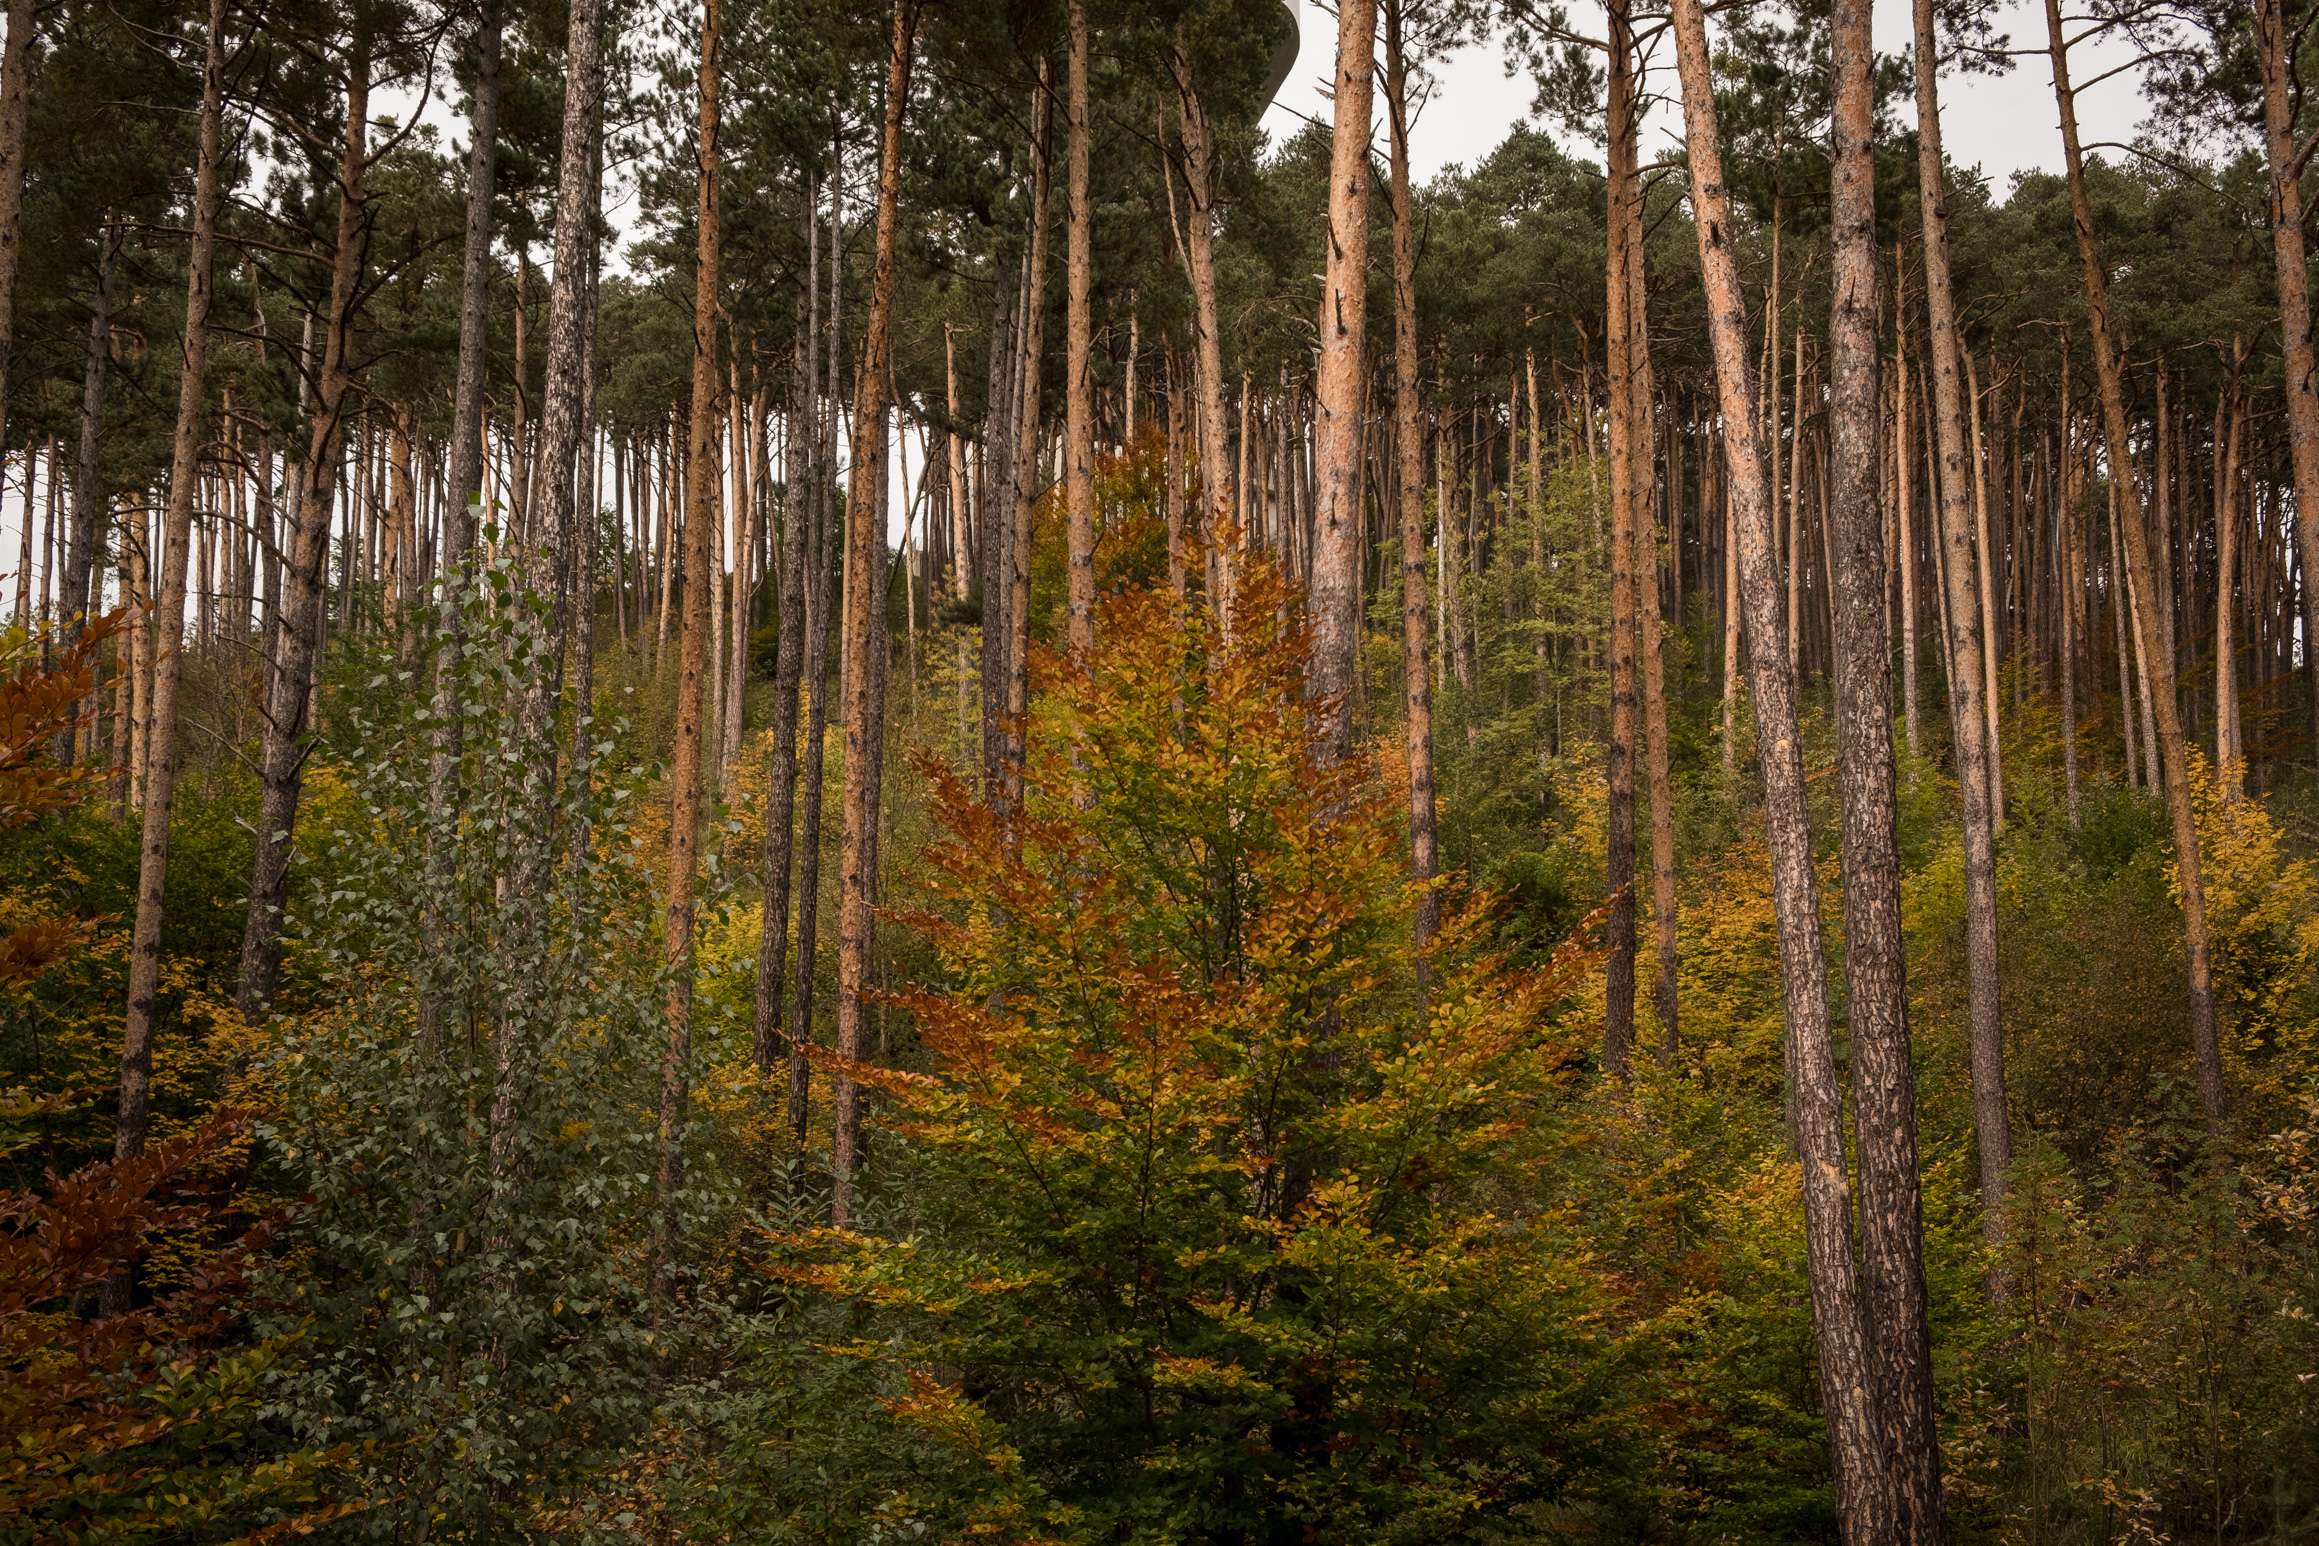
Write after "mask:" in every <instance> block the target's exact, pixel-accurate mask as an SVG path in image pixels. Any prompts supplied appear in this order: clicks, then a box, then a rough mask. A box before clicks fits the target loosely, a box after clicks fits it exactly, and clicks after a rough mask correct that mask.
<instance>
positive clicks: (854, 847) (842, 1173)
mask: <svg viewBox="0 0 2319 1546" xmlns="http://www.w3.org/2000/svg"><path fill="white" fill-rule="evenodd" d="M918 5H919V0H894V16H893V24H892V30H891V32H890V34H889V42H888V52H887V58H886V100H885V125H884V128H883V130H882V133H881V136H880V139H879V142H878V212H877V223H876V226H875V233H874V235H873V237H872V247H871V260H870V309H869V315H868V318H867V319H866V321H865V322H864V324H863V327H862V348H861V371H860V375H859V377H858V378H857V379H858V380H859V382H860V385H859V387H858V388H857V390H856V396H855V399H854V410H853V414H854V417H853V445H854V459H853V478H852V483H851V485H850V486H849V487H848V489H847V490H846V502H845V544H846V565H845V626H844V628H843V630H842V633H841V637H840V640H839V646H838V648H839V664H838V673H839V675H840V677H841V678H842V679H843V684H844V685H843V689H842V690H843V692H844V696H845V826H844V833H843V839H842V843H841V846H840V849H839V859H838V863H839V872H838V888H839V889H838V918H837V925H838V944H837V1056H838V1065H839V1066H838V1075H837V1106H836V1119H835V1124H834V1127H833V1130H832V1137H831V1143H830V1175H831V1183H830V1199H829V1216H830V1222H831V1223H832V1224H833V1225H835V1226H836V1227H837V1228H840V1229H843V1228H845V1227H846V1226H847V1224H848V1223H850V1222H851V1220H852V1216H853V1201H854V1189H855V1184H856V1176H857V1173H858V1172H859V1170H860V1168H861V1162H862V1155H863V1134H862V1091H861V1086H860V1085H859V1084H858V1083H857V1082H855V1080H854V1079H853V1078H852V1077H851V1076H850V1075H849V1074H848V1072H847V1069H848V1068H849V1067H850V1066H851V1065H854V1064H857V1063H860V1062H861V1061H862V1060H863V1058H864V1057H865V1056H867V1054H868V1050H869V1049H868V1044H867V1040H866V1038H865V1035H864V1028H865V1024H866V1020H867V1015H866V1010H867V1008H868V1006H867V1004H865V1003H864V1001H863V999H864V994H865V993H866V992H867V990H868V982H869V978H868V970H869V957H870V949H871V945H872V938H871V931H872V928H873V926H874V922H875V919H874V916H873V914H872V913H871V904H872V901H873V899H874V892H875V888H876V884H877V826H878V762H879V758H878V748H877V745H876V740H877V732H878V730H879V729H880V720H881V716H880V715H879V713H878V705H877V699H878V696H879V691H880V689H881V687H882V686H883V683H882V681H881V680H880V678H881V677H882V675H883V673H882V672H880V671H879V670H878V669H877V662H876V661H875V660H873V659H872V658H871V657H872V652H873V649H875V648H882V646H883V642H884V630H883V629H882V628H881V627H880V626H879V622H880V620H881V619H882V618H883V616H884V613H885V606H886V596H885V589H884V586H883V585H882V584H880V583H879V582H880V581H881V579H882V578H883V575H882V573H881V571H882V569H883V565H882V564H881V563H880V562H879V560H880V557H881V555H882V554H883V552H884V549H885V544H886V533H885V525H884V522H885V514H886V500H885V472H886V385H887V383H886V374H887V370H888V367H889V365H890V363H891V359H892V354H893V321H894V231H895V227H896V225H897V224H898V219H899V208H900V202H901V191H902V110H903V108H904V107H906V106H907V105H908V103H909V97H910V55H911V50H912V43H913V37H914V34H915V30H916V26H917V19H918ZM1018 642H1019V641H1018Z"/></svg>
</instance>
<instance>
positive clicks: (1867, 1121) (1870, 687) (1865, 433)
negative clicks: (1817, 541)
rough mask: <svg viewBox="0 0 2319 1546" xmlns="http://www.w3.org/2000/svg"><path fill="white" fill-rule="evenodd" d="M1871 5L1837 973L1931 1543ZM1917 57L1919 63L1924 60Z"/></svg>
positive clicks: (1846, 391) (1851, 68) (1908, 1513)
mask: <svg viewBox="0 0 2319 1546" xmlns="http://www.w3.org/2000/svg"><path fill="white" fill-rule="evenodd" d="M1869 10H1870V0H1837V3H1836V5H1835V8H1834V11H1833V16H1832V20H1833V25H1832V28H1831V39H1832V44H1833V53H1834V66H1835V88H1836V90H1835V110H1834V115H1833V123H1834V132H1835V156H1834V162H1833V166H1832V168H1831V178H1830V192H1829V213H1830V217H1831V225H1832V231H1831V252H1830V275H1829V277H1830V281H1831V292H1830V302H1829V313H1828V472H1829V484H1828V494H1829V498H1828V511H1827V516H1828V519H1827V538H1828V544H1829V547H1830V549H1831V556H1832V558H1833V560H1834V563H1833V567H1834V570H1835V593H1834V595H1833V596H1832V597H1831V605H1832V609H1833V623H1834V643H1835V651H1834V655H1835V660H1834V665H1835V689H1836V725H1837V730H1836V734H1837V775H1838V779H1839V782H1840V783H1841V785H1842V789H1843V806H1844V843H1843V848H1844V971H1845V977H1846V980H1847V982H1848V984H1849V987H1850V990H1851V991H1850V993H1849V995H1848V996H1847V1003H1848V1004H1849V1006H1850V1008H1849V1012H1848V1021H1849V1023H1848V1026H1847V1029H1848V1030H1849V1031H1850V1033H1851V1044H1852V1093H1853V1110H1854V1113H1855V1119H1856V1122H1857V1138H1858V1148H1859V1155H1860V1264H1861V1270H1862V1278H1863V1281H1864V1288H1865V1293H1864V1295H1863V1303H1862V1308H1863V1312H1864V1319H1865V1322H1866V1325H1867V1326H1868V1327H1869V1328H1870V1329H1871V1330H1872V1331H1873V1333H1874V1334H1873V1336H1871V1338H1870V1339H1869V1346H1870V1357H1871V1359H1872V1365H1871V1367H1872V1370H1873V1372H1874V1374H1875V1375H1876V1379H1877V1384H1876V1388H1875V1395H1876V1405H1877V1410H1878V1414H1879V1419H1880V1424H1881V1432H1882V1436H1883V1440H1884V1444H1885V1446H1886V1463H1887V1466H1888V1468H1889V1472H1890V1476H1891V1483H1892V1496H1893V1502H1894V1505H1895V1509H1896V1519H1895V1530H1894V1534H1893V1536H1892V1539H1894V1540H1897V1541H1914V1542H1921V1543H1938V1542H1940V1541H1942V1540H1944V1539H1945V1538H1946V1533H1945V1531H1944V1529H1943V1527H1942V1520H1941V1477H1940V1430H1939V1424H1938V1413H1937V1412H1936V1410H1935V1408H1934V1404H1933V1386H1932V1340H1931V1333H1930V1331H1929V1329H1928V1326H1927V1320H1926V1311H1925V1282H1924V1216H1923V1203H1922V1198H1921V1195H1920V1188H1919V1183H1918V1178H1917V1148H1916V1070H1915V1068H1914V1066H1913V1064H1912V1062H1911V1058H1910V1051H1909V1031H1908V980H1907V969H1906V961H1907V957H1906V951H1905V946H1904V942H1903V939H1902V935H1901V912H1900V844H1899V835H1898V825H1897V808H1896V799H1895V788H1894V786H1895V784H1896V782H1897V780H1896V775H1895V770H1894V768H1893V759H1892V655H1891V650H1890V643H1889V641H1890V637H1891V636H1890V634H1889V632H1888V631H1887V628H1886V625H1885V617H1884V578H1885V566H1884V532H1883V523H1882V521H1881V519H1880V512H1879V509H1878V493H1879V489H1878V480H1879V468H1878V466H1877V451H1878V446H1879V442H1880V441H1881V439H1882V435H1881V433H1880V426H1879V424H1878V387H1877V381H1876V162H1875V156H1876V147H1875V133H1876V129H1875V106H1874V101H1875V94H1874V83H1873V81H1874V74H1875V68H1876V58H1875V52H1874V49H1873V46H1872V43H1871V33H1870V21H1869ZM1928 63H1929V61H1928Z"/></svg>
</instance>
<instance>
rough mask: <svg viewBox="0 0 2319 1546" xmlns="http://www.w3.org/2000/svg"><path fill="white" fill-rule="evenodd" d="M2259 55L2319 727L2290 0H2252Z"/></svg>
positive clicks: (2317, 514)
mask: <svg viewBox="0 0 2319 1546" xmlns="http://www.w3.org/2000/svg"><path fill="white" fill-rule="evenodd" d="M2254 27H2255V57H2256V60H2257V62H2258V63H2259V64H2260V66H2261V68H2262V77H2263V154H2264V158H2265V161H2266V163H2267V164H2268V166H2269V169H2270V175H2271V210H2270V214H2271V261H2272V268H2273V270H2274V271H2275V272H2276V274H2277V276H2278V290H2279V342H2280V346H2281V348H2282V350H2283V351H2284V353H2285V356H2286V395H2287V448H2288V453H2289V457H2290V460H2291V464H2292V466H2293V469H2294V479H2295V552H2296V556H2297V558H2298V559H2299V560H2300V562H2301V565H2302V570H2303V583H2302V587H2301V589H2302V595H2303V638H2304V640H2305V641H2306V642H2305V645H2304V650H2303V658H2304V668H2305V670H2306V671H2307V672H2308V673H2309V675H2310V678H2311V705H2312V708H2311V722H2312V728H2313V732H2314V733H2315V734H2319V649H2314V648H2312V647H2311V644H2310V642H2309V641H2312V640H2319V350H2315V349H2314V347H2313V344H2312V339H2311V270H2310V261H2309V259H2308V257H2307V256H2306V253H2305V248H2304V241H2303V179H2302V171H2301V157H2300V155H2299V153H2298V152H2299V150H2300V147H2299V146H2297V145H2296V143H2295V114H2294V104H2295V103H2296V102H2297V101H2299V100H2301V91H2300V89H2299V86H2298V83H2297V81H2296V75H2295V61H2294V59H2293V58H2292V57H2291V55H2292V51H2293V47H2294V44H2293V41H2292V39H2293V38H2295V37H2300V36H2301V34H2300V33H2294V34H2292V35H2290V32H2289V28H2288V25H2287V14H2286V0H2255V7H2254Z"/></svg>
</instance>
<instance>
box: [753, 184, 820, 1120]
mask: <svg viewBox="0 0 2319 1546" xmlns="http://www.w3.org/2000/svg"><path fill="white" fill-rule="evenodd" d="M800 202H801V204H802V206H803V217H804V218H803V219H802V221H801V222H800V224H801V225H802V227H803V229H802V230H801V231H800V233H799V234H800V235H801V236H802V237H803V238H804V241H805V252H806V260H805V282H804V283H803V284H801V285H799V286H798V288H797V323H796V328H795V333H796V344H795V348H794V350H793V352H792V357H791V360H790V367H789V383H790V385H789V435H788V443H787V445H786V447H785V450H786V452H787V467H786V469H785V477H784V479H783V484H784V498H783V501H782V505H783V508H782V511H781V565H780V573H779V576H778V578H777V580H776V582H775V583H776V584H777V586H778V595H779V601H778V606H777V610H778V612H779V614H780V620H779V622H778V624H777V626H776V630H775V633H774V639H773V750H772V753H771V756H772V763H771V766H770V767H769V768H768V769H767V783H768V784H769V786H770V796H769V798H768V800H767V803H766V809H765V854H764V871H763V886H764V893H765V900H764V910H763V917H762V919H761V921H760V927H759V931H758V937H757V997H756V1003H755V1005H754V1010H755V1014H754V1019H753V1022H752V1025H751V1032H752V1034H751V1037H750V1056H751V1061H752V1062H753V1063H754V1064H755V1065H756V1069H757V1075H758V1077H759V1078H760V1079H761V1080H765V1081H768V1082H770V1080H771V1078H772V1075H773V1059H774V1051H775V1049H776V1047H777V1045H778V1043H779V1042H780V1039H781V1023H782V1022H781V1012H782V987H783V983H784V978H785V976H786V973H787V965H788V951H789V873H790V867H791V866H790V858H791V850H792V847H793V844H794V841H795V839H794V836H793V832H794V826H795V822H796V817H797V702H798V700H797V688H798V684H799V683H800V682H801V681H802V680H803V679H804V675H805V648H804V646H805V624H806V616H805V610H806V608H805V588H806V583H807V576H806V569H805V563H806V543H805V536H806V530H807V528H808V527H810V526H811V525H812V524H813V499H812V494H811V492H810V491H809V487H808V485H809V482H810V480H811V477H812V472H811V467H812V453H811V449H810V447H811V442H810V441H809V440H808V438H807V435H808V431H809V426H811V424H812V423H813V411H814V398H815V388H816V385H817V383H816V381H815V369H816V363H817V362H816V358H815V351H814V341H815V336H816V329H815V326H814V324H815V321H816V319H817V318H818V316H819V307H820V297H819V287H820V283H821V280H820V264H819V257H820V224H819V222H818V221H816V220H815V219H814V206H815V202H816V201H815V197H814V191H813V182H812V180H811V178H810V177H809V178H808V179H807V180H806V183H805V193H804V197H803V199H802V200H801V201H800ZM805 964H809V963H805Z"/></svg>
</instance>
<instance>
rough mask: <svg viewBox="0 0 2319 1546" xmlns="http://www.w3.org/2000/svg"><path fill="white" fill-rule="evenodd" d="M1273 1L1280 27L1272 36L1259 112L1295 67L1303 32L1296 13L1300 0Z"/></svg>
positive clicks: (1270, 100)
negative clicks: (1276, 8)
mask: <svg viewBox="0 0 2319 1546" xmlns="http://www.w3.org/2000/svg"><path fill="white" fill-rule="evenodd" d="M1274 3H1275V4H1277V5H1278V7H1279V10H1278V12H1277V13H1276V14H1277V15H1278V16H1279V18H1280V27H1279V29H1278V31H1277V32H1276V33H1275V34H1274V37H1273V42H1272V67H1271V69H1270V70H1269V71H1268V72H1267V74H1266V77H1265V82H1264V95H1263V98H1262V100H1261V101H1260V102H1259V103H1258V111H1260V112H1261V111H1262V110H1263V109H1264V108H1267V107H1270V106H1271V105H1272V99H1273V98H1275V97H1277V96H1279V95H1280V88H1281V87H1282V86H1283V85H1284V84H1286V83H1287V81H1288V73H1289V71H1291V70H1293V69H1295V68H1296V50H1297V44H1298V43H1299V42H1300V41H1301V34H1302V32H1303V23H1302V18H1301V17H1300V16H1299V15H1298V11H1299V10H1300V9H1301V0H1274Z"/></svg>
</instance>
